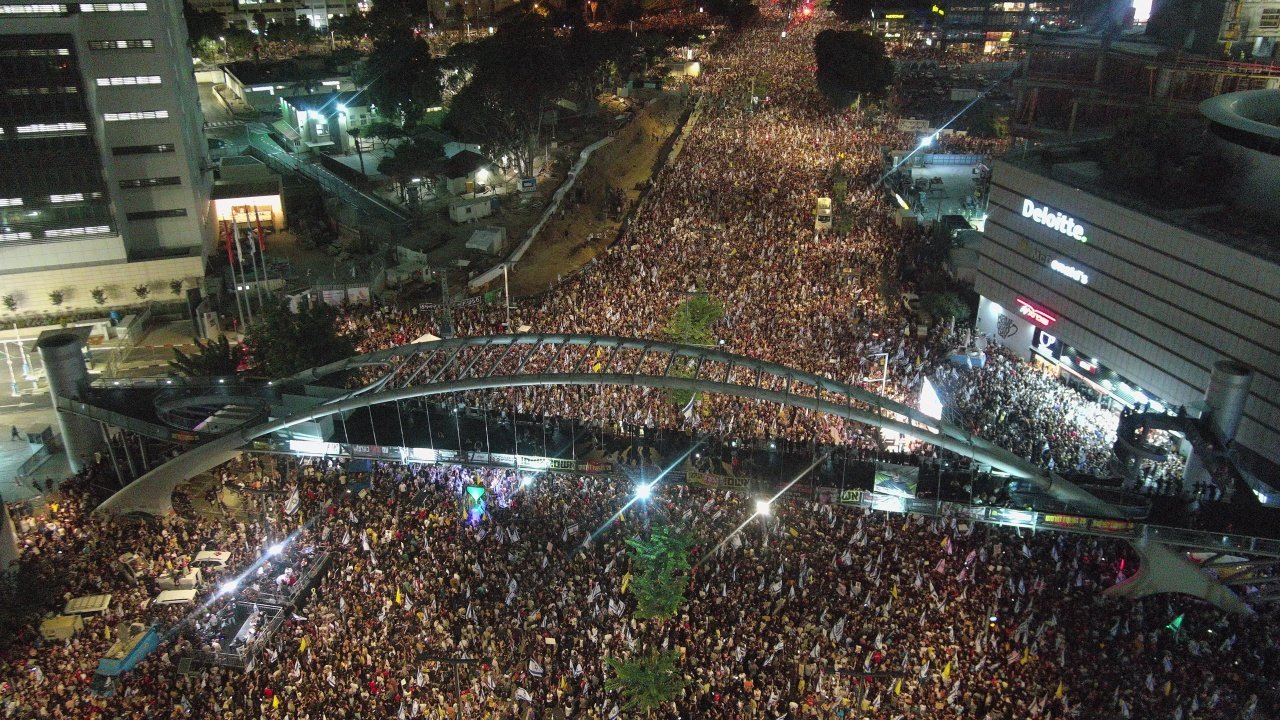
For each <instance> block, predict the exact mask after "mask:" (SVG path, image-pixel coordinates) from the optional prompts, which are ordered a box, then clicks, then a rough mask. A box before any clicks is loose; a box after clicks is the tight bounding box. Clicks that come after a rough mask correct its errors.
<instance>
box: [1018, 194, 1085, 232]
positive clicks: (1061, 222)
mask: <svg viewBox="0 0 1280 720" xmlns="http://www.w3.org/2000/svg"><path fill="white" fill-rule="evenodd" d="M1022 217H1024V218H1031V219H1032V220H1035V221H1036V222H1038V223H1040V224H1041V225H1044V226H1045V227H1048V228H1052V229H1054V230H1057V231H1058V232H1060V233H1062V234H1063V235H1066V236H1067V237H1069V238H1071V239H1073V240H1079V241H1080V242H1089V238H1087V237H1085V236H1084V228H1083V227H1081V226H1080V225H1077V224H1076V221H1075V220H1073V219H1072V218H1070V217H1067V216H1066V215H1063V214H1062V213H1060V212H1058V211H1056V210H1054V209H1053V208H1051V207H1049V206H1047V205H1036V204H1035V202H1034V201H1032V200H1023V201H1022Z"/></svg>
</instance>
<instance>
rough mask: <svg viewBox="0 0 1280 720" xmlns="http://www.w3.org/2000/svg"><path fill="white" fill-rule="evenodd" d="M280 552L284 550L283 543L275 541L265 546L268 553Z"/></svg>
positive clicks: (275, 553) (277, 553)
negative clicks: (273, 543)
mask: <svg viewBox="0 0 1280 720" xmlns="http://www.w3.org/2000/svg"><path fill="white" fill-rule="evenodd" d="M282 552H284V543H276V544H275V545H272V546H271V547H269V548H267V554H268V555H279V554H280V553H282Z"/></svg>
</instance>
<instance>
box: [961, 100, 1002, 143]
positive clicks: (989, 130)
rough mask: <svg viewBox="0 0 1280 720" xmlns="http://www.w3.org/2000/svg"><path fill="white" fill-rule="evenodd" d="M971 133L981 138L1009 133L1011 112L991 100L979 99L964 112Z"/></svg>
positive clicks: (1000, 136) (997, 136) (998, 136)
mask: <svg viewBox="0 0 1280 720" xmlns="http://www.w3.org/2000/svg"><path fill="white" fill-rule="evenodd" d="M964 119H965V121H966V123H967V125H966V127H967V129H968V131H969V134H970V135H973V136H975V137H980V138H1002V137H1006V136H1008V134H1009V113H1008V112H1007V111H1003V110H1001V109H1000V108H999V107H997V106H996V104H995V103H992V102H991V101H989V100H979V101H978V102H977V103H975V104H974V106H973V107H971V108H969V111H968V112H966V113H965V114H964Z"/></svg>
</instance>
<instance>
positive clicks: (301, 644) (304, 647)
mask: <svg viewBox="0 0 1280 720" xmlns="http://www.w3.org/2000/svg"><path fill="white" fill-rule="evenodd" d="M306 651H307V636H306V635H303V636H302V641H301V642H299V643H298V654H299V655H301V654H302V653H304V652H306Z"/></svg>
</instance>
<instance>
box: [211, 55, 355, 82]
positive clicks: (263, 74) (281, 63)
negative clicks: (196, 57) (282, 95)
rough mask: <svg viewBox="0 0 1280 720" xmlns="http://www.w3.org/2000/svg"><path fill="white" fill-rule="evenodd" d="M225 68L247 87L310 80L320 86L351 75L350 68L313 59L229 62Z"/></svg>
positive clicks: (223, 67)
mask: <svg viewBox="0 0 1280 720" xmlns="http://www.w3.org/2000/svg"><path fill="white" fill-rule="evenodd" d="M222 69H223V70H225V71H226V72H229V73H231V74H232V75H234V76H235V77H236V79H237V80H239V81H240V82H242V83H244V84H245V85H270V84H272V83H299V82H306V81H308V80H310V81H312V82H315V83H317V84H319V83H320V82H322V81H324V80H335V79H339V78H346V77H350V76H351V72H350V70H349V69H348V68H344V67H339V66H337V65H335V64H332V63H329V62H324V61H314V60H312V59H309V58H299V59H294V60H241V61H239V62H233V63H226V64H225V65H223V66H222Z"/></svg>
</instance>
